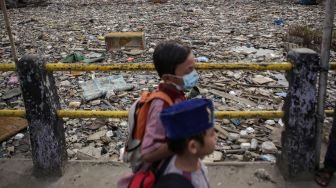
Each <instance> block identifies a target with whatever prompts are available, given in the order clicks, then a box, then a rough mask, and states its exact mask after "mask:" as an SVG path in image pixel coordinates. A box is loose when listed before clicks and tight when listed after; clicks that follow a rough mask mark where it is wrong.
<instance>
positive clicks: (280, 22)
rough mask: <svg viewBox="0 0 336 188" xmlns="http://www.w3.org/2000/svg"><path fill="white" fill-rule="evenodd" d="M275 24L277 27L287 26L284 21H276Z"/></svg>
mask: <svg viewBox="0 0 336 188" xmlns="http://www.w3.org/2000/svg"><path fill="white" fill-rule="evenodd" d="M273 24H275V25H285V24H286V21H284V20H274V21H273Z"/></svg>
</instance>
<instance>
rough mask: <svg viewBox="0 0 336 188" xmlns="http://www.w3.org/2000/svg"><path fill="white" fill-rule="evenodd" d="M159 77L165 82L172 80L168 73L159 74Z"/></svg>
mask: <svg viewBox="0 0 336 188" xmlns="http://www.w3.org/2000/svg"><path fill="white" fill-rule="evenodd" d="M161 79H162V80H163V81H165V82H169V81H170V82H171V81H172V76H171V75H170V74H164V75H162V76H161Z"/></svg>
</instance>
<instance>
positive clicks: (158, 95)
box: [147, 91, 174, 106]
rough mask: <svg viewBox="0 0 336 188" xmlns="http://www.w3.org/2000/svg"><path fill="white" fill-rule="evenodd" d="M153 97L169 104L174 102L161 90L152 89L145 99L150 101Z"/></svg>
mask: <svg viewBox="0 0 336 188" xmlns="http://www.w3.org/2000/svg"><path fill="white" fill-rule="evenodd" d="M153 99H161V100H163V101H165V102H166V103H168V105H169V106H170V105H173V104H174V101H173V100H172V99H171V98H170V97H169V96H168V95H167V94H166V93H165V92H163V91H153V92H152V93H151V95H150V96H149V97H148V99H147V100H148V101H152V100H153Z"/></svg>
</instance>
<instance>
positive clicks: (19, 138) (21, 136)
mask: <svg viewBox="0 0 336 188" xmlns="http://www.w3.org/2000/svg"><path fill="white" fill-rule="evenodd" d="M23 137H24V134H22V133H18V134H16V135H15V136H14V140H21V139H22V138H23Z"/></svg>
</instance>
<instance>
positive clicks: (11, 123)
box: [0, 117, 28, 142]
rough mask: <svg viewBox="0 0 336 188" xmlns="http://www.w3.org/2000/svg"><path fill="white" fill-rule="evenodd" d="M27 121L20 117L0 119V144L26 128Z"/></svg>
mask: <svg viewBox="0 0 336 188" xmlns="http://www.w3.org/2000/svg"><path fill="white" fill-rule="evenodd" d="M27 125H28V123H27V120H26V119H24V118H20V117H0V142H2V141H4V140H6V139H8V138H10V137H11V136H14V135H15V134H17V133H18V132H20V131H22V130H24V129H25V128H27Z"/></svg>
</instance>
